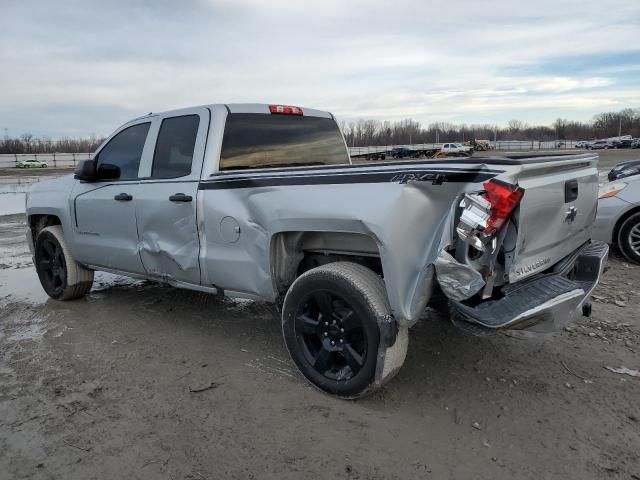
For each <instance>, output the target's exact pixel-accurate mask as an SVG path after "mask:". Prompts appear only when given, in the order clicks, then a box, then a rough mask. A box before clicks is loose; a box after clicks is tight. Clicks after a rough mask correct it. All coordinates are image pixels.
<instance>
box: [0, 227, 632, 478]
mask: <svg viewBox="0 0 640 480" xmlns="http://www.w3.org/2000/svg"><path fill="white" fill-rule="evenodd" d="M594 300H595V301H594V306H593V316H592V317H591V318H590V319H587V318H583V319H581V320H580V321H578V322H577V323H576V324H574V325H572V326H571V327H569V328H568V329H567V330H566V331H562V332H558V333H555V334H550V335H546V336H531V337H530V338H525V337H523V336H521V335H516V334H510V333H508V334H504V335H499V336H495V337H491V338H476V337H468V336H465V335H463V334H461V333H459V332H458V331H457V330H456V329H455V328H454V327H453V326H451V325H450V324H449V323H448V322H446V321H444V320H443V319H442V318H441V316H440V315H439V314H438V312H436V311H433V310H429V311H427V314H426V315H425V318H424V319H423V320H422V321H420V322H419V323H418V324H417V325H416V327H415V328H413V329H412V330H411V332H410V347H409V354H408V358H407V361H406V363H405V365H404V367H403V369H402V370H401V372H400V374H399V375H398V377H396V379H395V380H394V381H392V382H391V383H390V384H389V385H388V386H387V387H385V388H384V389H383V390H382V391H380V392H379V393H377V394H375V395H373V396H371V397H368V398H366V399H363V400H360V401H357V402H348V401H341V400H336V399H334V398H332V397H329V396H327V395H324V394H322V393H319V392H318V391H316V390H315V389H313V388H311V387H309V386H308V385H307V384H306V383H305V382H304V380H303V379H302V377H301V376H300V375H299V374H298V373H297V372H296V371H295V368H294V366H293V364H292V362H291V361H290V360H289V358H288V355H287V353H286V350H285V348H284V344H283V341H282V338H281V332H280V323H279V316H278V314H277V312H276V311H275V309H274V308H273V307H271V306H270V305H266V304H262V303H256V302H247V301H234V300H230V299H221V298H218V297H215V296H209V295H204V294H199V293H195V292H189V291H186V290H177V289H172V288H170V287H165V286H161V285H158V284H154V283H151V282H143V281H134V280H131V279H126V278H123V277H118V276H114V275H108V274H97V275H96V282H95V284H94V288H93V290H92V292H91V294H90V295H88V296H87V297H86V298H85V299H81V300H78V301H74V302H65V303H61V302H56V301H53V300H49V299H47V297H46V295H45V294H44V292H43V291H42V289H41V288H40V286H39V283H38V280H37V276H36V274H35V271H34V268H33V265H32V263H31V257H30V255H29V253H28V251H27V246H26V243H25V241H24V220H23V216H21V215H12V216H1V217H0V478H2V479H5V478H7V479H13V478H34V479H41V478H42V479H49V478H64V479H83V480H85V479H93V478H95V479H103V478H130V479H136V478H140V479H145V478H153V479H156V478H168V479H169V478H171V479H203V478H206V479H213V478H241V479H251V478H274V479H275V478H277V479H286V478H292V479H297V478H301V477H304V478H343V479H387V478H390V479H408V478H421V479H423V478H434V479H442V478H445V479H458V478H468V479H503V478H504V479H513V478H517V479H520V478H522V479H540V478H544V479H567V478H576V479H635V480H638V479H640V378H638V377H634V376H631V375H628V374H622V373H615V372H613V371H611V370H608V369H607V368H606V367H610V368H613V369H619V368H621V367H626V368H628V369H631V370H638V369H640V318H639V316H638V308H639V306H640V267H638V266H633V265H630V264H628V263H626V262H625V261H623V260H621V259H620V258H619V257H618V256H617V255H616V254H615V253H614V254H613V257H612V258H611V260H610V269H609V270H608V271H607V272H606V273H605V275H604V278H603V280H602V283H601V285H600V286H599V287H598V289H597V291H596V292H595V295H594ZM205 387H210V388H207V389H205V390H203V391H199V392H193V391H192V390H200V389H203V388H205Z"/></svg>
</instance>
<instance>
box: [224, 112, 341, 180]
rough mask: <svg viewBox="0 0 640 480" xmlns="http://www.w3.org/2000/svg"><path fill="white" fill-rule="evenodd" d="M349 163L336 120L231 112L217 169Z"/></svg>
mask: <svg viewBox="0 0 640 480" xmlns="http://www.w3.org/2000/svg"><path fill="white" fill-rule="evenodd" d="M341 164H349V154H348V151H347V148H346V145H345V143H344V140H343V138H342V134H341V133H340V129H339V128H338V125H337V124H336V122H335V120H333V119H331V118H321V117H313V116H299V115H268V114H261V113H230V114H229V115H228V116H227V121H226V125H225V130H224V135H223V138H222V150H221V152H220V170H238V169H258V168H278V167H294V166H307V165H308V166H313V165H341Z"/></svg>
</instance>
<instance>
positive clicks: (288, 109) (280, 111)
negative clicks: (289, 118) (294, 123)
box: [269, 105, 304, 116]
mask: <svg viewBox="0 0 640 480" xmlns="http://www.w3.org/2000/svg"><path fill="white" fill-rule="evenodd" d="M269 111H270V112H271V113H272V114H273V115H300V116H302V115H304V114H303V113H302V109H301V108H300V107H292V106H291V105H269Z"/></svg>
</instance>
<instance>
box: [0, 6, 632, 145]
mask: <svg viewBox="0 0 640 480" xmlns="http://www.w3.org/2000/svg"><path fill="white" fill-rule="evenodd" d="M602 8H603V7H602V4H601V2H597V1H583V2H573V1H571V2H557V1H553V2H552V1H550V0H539V1H537V2H528V3H527V4H521V3H520V2H518V4H517V5H516V4H514V3H513V2H510V1H506V0H499V1H492V2H478V1H477V0H474V1H466V0H464V1H460V2H443V1H438V2H421V1H419V0H396V1H394V2H393V3H390V2H384V1H364V0H354V1H349V2H345V1H338V0H325V1H323V2H290V1H286V0H272V1H269V2H264V1H262V0H224V1H213V0H209V1H205V0H200V1H183V2H178V1H170V0H160V1H151V0H149V1H142V0H127V1H125V0H114V1H110V2H100V1H97V0H84V1H80V0H70V1H67V2H64V3H59V2H48V1H46V0H41V1H35V0H25V1H22V2H8V1H7V0H0V9H1V10H2V15H1V16H0V64H1V65H2V66H3V74H2V75H0V128H4V127H6V128H9V131H10V133H12V134H19V133H22V132H24V131H31V132H33V133H37V134H40V133H45V134H48V135H52V136H60V135H76V134H77V135H81V134H88V133H98V134H106V133H109V132H110V131H111V130H113V129H114V128H115V127H117V126H118V125H119V124H120V123H122V122H124V121H126V120H127V119H129V118H130V117H133V116H137V115H139V114H142V113H146V112H148V111H161V110H165V109H171V108H178V107H182V106H187V105H197V104H206V103H216V102H243V101H246V102H281V103H291V104H300V105H306V106H312V107H317V108H322V109H329V110H331V111H333V112H334V113H335V114H336V115H337V116H339V117H340V118H342V119H345V120H353V119H357V118H372V117H373V118H378V119H397V118H406V117H413V118H415V119H416V120H419V121H424V122H428V121H434V120H439V119H442V120H449V121H455V122H465V123H477V122H484V121H491V122H497V123H505V122H506V121H507V120H508V119H510V118H513V117H516V116H519V117H520V118H522V119H523V120H525V121H528V122H530V123H537V122H542V123H550V122H552V121H553V120H554V119H555V118H556V117H557V116H562V117H568V118H576V119H586V118H589V117H590V116H592V115H593V114H595V113H597V112H599V111H601V110H606V109H619V108H624V107H638V106H639V105H640V102H639V100H638V99H639V97H640V68H638V66H639V65H640V49H639V47H638V44H639V40H640V4H637V2H628V1H617V0H615V1H610V2H608V3H607V9H606V15H603V14H602V13H603V12H602ZM56 115H59V117H56Z"/></svg>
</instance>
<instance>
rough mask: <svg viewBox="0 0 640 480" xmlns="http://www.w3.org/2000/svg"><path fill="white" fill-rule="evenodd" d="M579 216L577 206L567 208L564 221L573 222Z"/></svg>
mask: <svg viewBox="0 0 640 480" xmlns="http://www.w3.org/2000/svg"><path fill="white" fill-rule="evenodd" d="M577 216H578V209H577V208H576V207H571V208H569V210H567V212H566V214H565V217H564V221H565V222H567V223H572V222H573V221H574V220H575V219H576V217H577Z"/></svg>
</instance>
